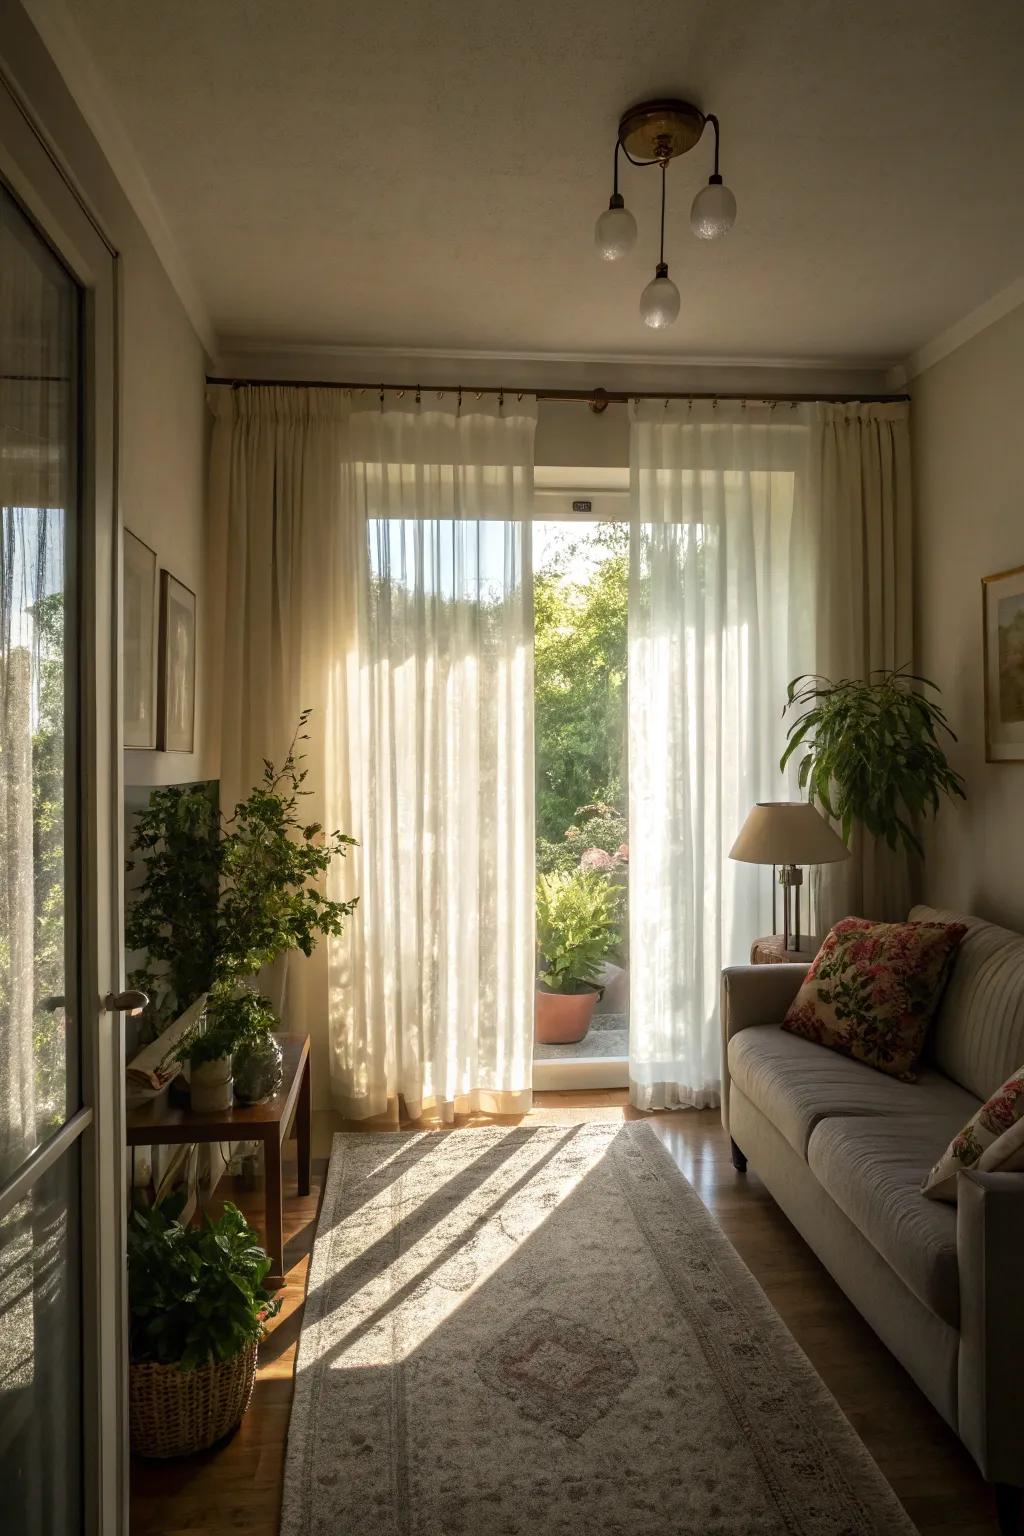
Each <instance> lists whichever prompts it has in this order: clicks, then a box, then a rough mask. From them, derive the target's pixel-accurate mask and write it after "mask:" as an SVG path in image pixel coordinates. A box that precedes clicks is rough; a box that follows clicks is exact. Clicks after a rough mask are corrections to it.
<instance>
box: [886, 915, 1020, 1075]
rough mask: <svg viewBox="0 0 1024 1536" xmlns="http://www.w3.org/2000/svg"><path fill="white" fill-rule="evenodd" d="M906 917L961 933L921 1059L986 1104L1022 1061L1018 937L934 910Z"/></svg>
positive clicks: (1002, 929)
mask: <svg viewBox="0 0 1024 1536" xmlns="http://www.w3.org/2000/svg"><path fill="white" fill-rule="evenodd" d="M910 916H911V918H913V919H914V921H915V922H941V923H949V922H959V923H964V924H965V925H966V927H967V932H966V934H965V935H964V937H963V939H962V940H961V942H960V948H959V949H958V950H957V956H956V964H955V965H954V966H953V970H952V972H951V974H950V978H949V981H948V983H947V985H946V990H945V992H944V993H943V996H942V1001H941V1002H940V1004H939V1009H938V1012H937V1013H936V1015H935V1022H934V1024H933V1025H932V1029H931V1034H930V1036H929V1040H928V1049H927V1055H928V1056H929V1057H930V1058H931V1059H932V1060H933V1061H934V1062H935V1064H936V1066H938V1067H939V1069H940V1070H941V1071H942V1072H945V1074H946V1075H947V1077H951V1078H953V1080H954V1081H955V1082H957V1083H960V1084H961V1085H962V1086H963V1087H964V1088H968V1089H969V1090H970V1091H971V1093H973V1094H974V1095H975V1096H976V1097H977V1098H979V1099H987V1098H988V1097H989V1096H990V1094H993V1093H995V1091H996V1089H997V1088H998V1087H999V1084H1000V1083H1004V1082H1005V1081H1006V1079H1007V1078H1008V1077H1009V1076H1010V1074H1011V1072H1013V1070H1014V1069H1015V1068H1016V1067H1018V1066H1019V1065H1020V1063H1021V1062H1022V1061H1024V935H1022V934H1019V933H1014V932H1012V930H1011V929H1009V928H997V927H996V925H995V923H986V922H983V921H982V919H981V918H979V917H965V916H963V914H962V913H959V912H944V911H939V910H938V909H937V908H935V907H915V908H914V910H913V911H912V912H911V914H910Z"/></svg>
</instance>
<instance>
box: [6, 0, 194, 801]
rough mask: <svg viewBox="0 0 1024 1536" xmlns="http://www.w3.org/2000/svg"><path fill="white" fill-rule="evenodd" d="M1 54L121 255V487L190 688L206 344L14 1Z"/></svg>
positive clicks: (168, 764) (172, 762)
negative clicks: (175, 623)
mask: <svg viewBox="0 0 1024 1536" xmlns="http://www.w3.org/2000/svg"><path fill="white" fill-rule="evenodd" d="M2 15H3V28H2V36H0V63H2V64H3V67H4V69H5V70H6V72H7V73H8V75H9V77H10V78H11V79H12V81H13V82H14V84H15V87H16V89H17V91H18V94H19V95H20V96H21V97H22V99H23V100H24V101H25V102H26V104H27V106H28V108H29V111H30V113H31V116H32V117H33V119H34V120H35V122H36V123H37V125H38V126H39V127H40V128H41V129H42V131H43V133H44V134H45V136H46V137H47V138H48V139H49V141H50V142H51V143H52V145H53V146H54V148H55V151H56V153H57V155H58V157H59V159H60V160H61V161H62V163H63V164H64V166H65V167H66V169H67V170H68V171H69V172H70V174H71V176H72V177H73V179H74V181H75V183H76V184H77V186H78V188H79V190H80V192H81V194H82V197H83V199H84V201H85V202H86V204H87V206H88V207H89V209H90V212H91V213H92V214H93V216H94V218H95V219H96V220H97V222H98V223H99V224H100V226H101V228H102V229H103V231H104V233H105V235H106V236H107V238H108V240H109V241H110V242H111V243H112V244H113V245H114V246H115V247H116V248H117V250H118V252H119V255H120V258H121V271H120V283H121V381H120V382H121V419H120V462H119V493H120V503H121V513H122V518H123V521H124V525H125V527H127V528H130V529H131V530H132V532H133V533H136V534H137V535H138V536H139V538H141V539H143V540H144V541H145V543H147V544H149V545H150V547H151V548H153V549H155V550H156V552H157V555H158V557H159V563H160V565H161V566H164V567H166V568H167V569H168V570H170V571H171V572H172V573H173V574H174V575H175V576H177V577H178V579H179V580H180V581H183V582H184V583H185V585H186V586H188V587H190V588H191V589H192V591H193V592H195V593H196V594H197V612H198V625H199V640H198V643H199V648H200V661H201V664H200V666H199V668H198V674H199V675H198V678H197V689H198V690H200V691H201V689H202V671H203V667H202V659H203V657H204V650H203V632H204V625H205V623H206V619H207V614H206V611H205V603H204V597H205V588H206V581H205V577H204V562H205V550H204V539H203V527H204V503H203V495H204V478H205V468H204V456H205V431H206V427H205V416H204V411H205V407H204V377H205V371H206V354H205V351H204V348H203V346H202V344H201V342H200V340H199V338H198V337H197V335H196V333H195V331H194V330H193V327H192V325H191V323H190V321H189V319H188V316H187V315H186V313H185V310H184V308H183V307H182V305H181V303H180V301H179V299H178V297H177V294H176V293H175V291H174V288H173V287H172V285H171V283H170V280H169V279H168V277H167V275H166V273H165V271H164V269H163V267H162V266H161V264H160V262H159V260H158V259H157V256H156V253H155V251H154V250H153V247H152V245H151V244H150V241H149V239H148V238H147V236H146V233H145V231H144V230H143V228H142V225H141V224H140V223H139V221H138V219H137V218H136V216H135V213H134V212H133V210H132V207H131V205H130V204H129V202H128V199H127V198H126V196H125V194H124V192H123V190H122V189H121V187H120V186H119V184H118V182H117V180H116V178H115V177H114V174H113V172H112V171H111V169H110V166H109V164H108V163H107V161H106V160H105V159H104V157H103V155H102V153H101V152H100V149H99V146H98V145H97V143H96V140H95V139H94V137H93V136H92V134H91V133H90V131H89V129H88V127H87V126H86V124H85V122H84V120H83V118H82V116H81V114H80V113H79V111H78V108H77V107H76V105H75V103H74V101H73V100H72V98H71V96H70V95H69V94H68V91H67V89H66V87H65V85H64V82H63V80H62V79H61V77H60V75H59V73H58V71H57V69H56V67H55V65H54V64H53V61H52V59H51V58H50V55H49V54H48V53H47V51H46V49H45V48H44V47H43V44H42V43H41V41H40V40H39V37H38V35H37V33H36V31H35V29H34V28H33V26H32V23H31V21H30V20H29V18H28V16H27V14H26V13H25V11H24V10H23V9H22V7H21V6H20V5H17V4H4V6H3V11H2ZM202 720H203V714H202V698H201V697H200V698H198V699H197V710H196V730H197V736H196V751H195V752H193V753H187V754H186V753H164V752H126V753H125V781H126V783H128V784H160V783H165V784H166V783H174V782H177V781H181V780H186V779H194V778H205V777H207V776H210V775H211V774H213V773H215V771H216V765H215V763H214V762H212V761H211V754H210V752H209V751H208V750H207V749H206V747H205V744H204V742H203V737H202Z"/></svg>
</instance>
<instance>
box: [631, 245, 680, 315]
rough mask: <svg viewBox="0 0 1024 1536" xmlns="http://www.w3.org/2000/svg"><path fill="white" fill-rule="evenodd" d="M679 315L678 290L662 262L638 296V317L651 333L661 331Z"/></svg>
mask: <svg viewBox="0 0 1024 1536" xmlns="http://www.w3.org/2000/svg"><path fill="white" fill-rule="evenodd" d="M678 313H679V289H678V288H677V287H676V285H675V283H674V282H673V281H672V279H671V278H670V277H669V275H668V267H667V266H666V265H665V263H664V262H663V261H660V262H659V263H658V266H657V268H656V269H655V274H654V276H653V278H652V279H651V281H650V282H649V283H648V284H647V287H646V288H645V289H644V291H643V293H642V294H641V295H640V315H641V318H642V319H643V322H644V324H645V325H649V326H650V327H651V330H652V331H663V330H665V328H666V326H669V325H671V324H672V322H673V320H674V319H675V318H676V316H677V315H678Z"/></svg>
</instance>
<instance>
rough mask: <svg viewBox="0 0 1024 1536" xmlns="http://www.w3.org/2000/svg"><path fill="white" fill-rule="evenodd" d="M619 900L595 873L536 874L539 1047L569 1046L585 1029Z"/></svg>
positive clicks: (598, 992)
mask: <svg viewBox="0 0 1024 1536" xmlns="http://www.w3.org/2000/svg"><path fill="white" fill-rule="evenodd" d="M620 901H621V891H620V888H619V887H617V886H615V885H613V884H612V883H611V882H610V881H609V880H607V879H606V878H605V877H604V876H603V875H602V874H599V873H597V872H596V871H588V870H576V871H566V870H562V871H558V870H555V871H552V872H551V873H550V874H546V875H541V876H539V878H538V880H537V948H538V952H539V965H538V974H537V994H536V1000H535V1015H534V1018H535V1029H536V1037H537V1039H538V1041H540V1042H541V1043H543V1044H548V1045H556V1044H570V1043H572V1042H574V1041H576V1040H582V1039H583V1036H584V1035H585V1034H586V1032H587V1030H588V1029H589V1028H590V1020H591V1018H592V1016H593V1013H594V1007H595V1005H596V1003H597V1000H598V997H599V996H600V995H601V988H600V985H599V983H598V978H599V976H600V974H601V964H602V962H603V961H604V960H606V959H607V957H608V955H609V954H610V953H611V952H612V950H613V948H614V947H615V944H616V941H617V939H618V908H619V904H620Z"/></svg>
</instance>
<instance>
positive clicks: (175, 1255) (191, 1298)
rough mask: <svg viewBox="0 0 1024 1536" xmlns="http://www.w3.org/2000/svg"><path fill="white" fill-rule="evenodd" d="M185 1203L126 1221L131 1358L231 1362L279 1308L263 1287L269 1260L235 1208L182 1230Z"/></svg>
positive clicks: (186, 1365) (184, 1363)
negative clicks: (179, 1212) (178, 1216)
mask: <svg viewBox="0 0 1024 1536" xmlns="http://www.w3.org/2000/svg"><path fill="white" fill-rule="evenodd" d="M180 1209H181V1203H180V1200H179V1201H175V1202H173V1203H172V1202H171V1201H166V1202H165V1203H164V1204H163V1205H156V1206H153V1207H152V1208H151V1209H150V1210H135V1211H133V1212H132V1214H131V1218H130V1220H129V1223H128V1303H129V1310H130V1314H131V1357H132V1360H133V1361H135V1362H136V1363H140V1362H142V1361H147V1360H151V1361H156V1362H157V1363H158V1364H160V1365H178V1366H180V1367H181V1369H182V1370H186V1371H191V1370H195V1369H196V1367H197V1366H201V1365H206V1364H208V1363H211V1362H214V1361H217V1360H230V1359H231V1358H232V1357H233V1356H234V1355H236V1354H237V1353H238V1351H239V1350H240V1349H242V1348H243V1347H244V1346H245V1344H246V1343H248V1341H249V1340H250V1339H259V1338H261V1337H262V1335H263V1332H264V1328H265V1325H266V1322H267V1320H268V1319H269V1318H271V1317H273V1316H274V1315H275V1314H276V1313H277V1311H278V1310H279V1307H280V1303H279V1302H276V1301H275V1300H274V1299H273V1297H272V1296H271V1295H270V1292H269V1291H267V1290H265V1289H264V1286H263V1282H264V1280H265V1279H266V1277H267V1275H268V1273H269V1271H270V1260H269V1258H268V1257H267V1255H266V1253H265V1252H264V1250H263V1249H262V1248H261V1247H260V1246H259V1244H258V1243H257V1242H256V1240H255V1239H256V1233H255V1232H254V1231H253V1229H252V1228H251V1227H250V1226H249V1224H248V1222H247V1221H246V1220H245V1217H244V1216H243V1215H242V1213H241V1211H239V1210H238V1209H237V1207H236V1206H233V1205H230V1204H227V1205H225V1207H224V1212H223V1214H222V1215H221V1216H220V1217H219V1219H218V1220H216V1221H213V1220H211V1218H210V1217H209V1216H207V1217H206V1218H205V1219H204V1221H203V1224H202V1226H199V1227H184V1226H182V1225H181V1223H180V1222H179V1221H178V1220H177V1214H178V1211H180Z"/></svg>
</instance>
